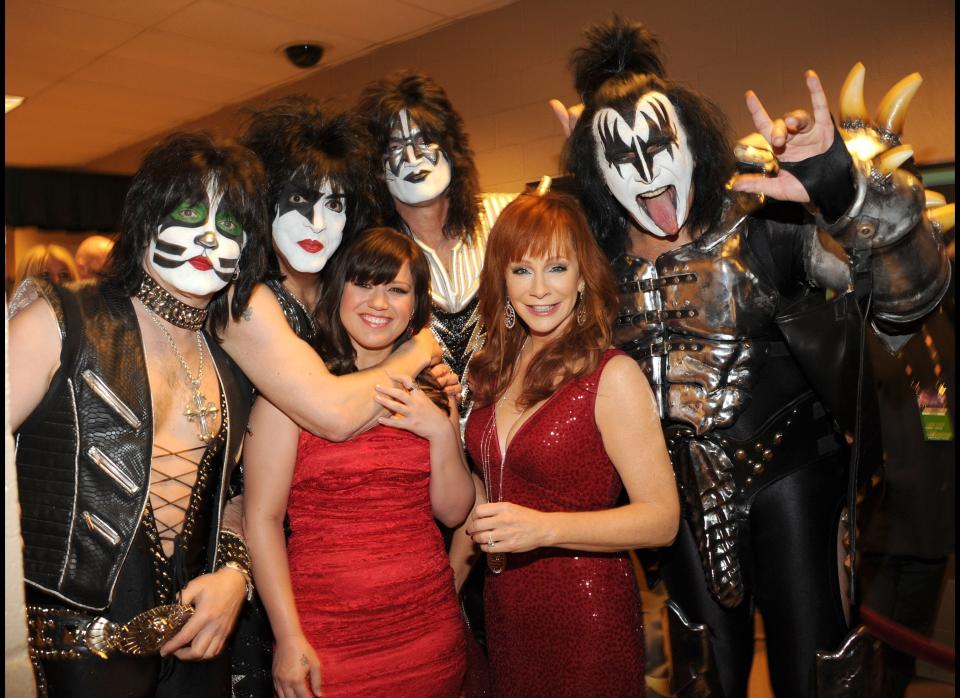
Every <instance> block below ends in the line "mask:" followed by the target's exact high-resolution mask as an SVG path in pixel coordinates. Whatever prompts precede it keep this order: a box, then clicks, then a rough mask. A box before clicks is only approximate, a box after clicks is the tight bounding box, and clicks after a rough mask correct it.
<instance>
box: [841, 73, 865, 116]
mask: <svg viewBox="0 0 960 698" xmlns="http://www.w3.org/2000/svg"><path fill="white" fill-rule="evenodd" d="M866 72H867V69H866V68H864V67H863V63H857V64H856V65H854V66H853V68H851V69H850V73H849V74H848V75H847V79H846V80H844V81H843V87H841V88H840V124H841V125H842V124H849V123H854V122H857V121H860V122H864V123H866V122H867V121H869V120H870V114H868V113H867V105H866V103H865V102H864V101H863V78H864V75H866Z"/></svg>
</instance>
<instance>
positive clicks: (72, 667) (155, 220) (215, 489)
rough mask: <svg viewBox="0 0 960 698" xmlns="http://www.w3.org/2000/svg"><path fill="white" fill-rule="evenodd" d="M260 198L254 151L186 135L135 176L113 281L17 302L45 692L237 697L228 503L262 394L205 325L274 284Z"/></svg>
mask: <svg viewBox="0 0 960 698" xmlns="http://www.w3.org/2000/svg"><path fill="white" fill-rule="evenodd" d="M263 187H264V179H263V171H262V168H261V166H260V163H259V162H258V161H257V159H256V157H255V156H254V154H253V153H251V152H250V151H249V150H247V149H246V148H243V147H241V146H238V145H235V144H229V143H224V142H217V141H214V140H212V139H211V138H210V137H208V136H206V135H205V134H175V135H173V136H171V137H169V138H168V139H167V140H165V141H164V142H163V143H161V144H160V145H158V146H157V147H156V148H154V149H153V150H152V151H151V152H150V153H148V154H147V156H146V158H145V160H144V162H143V165H142V166H141V168H140V169H139V171H138V172H137V173H136V174H135V175H134V177H133V179H132V181H131V185H130V189H129V191H128V194H127V198H126V202H125V206H124V212H123V221H122V233H121V235H120V239H119V240H118V242H117V243H116V245H115V246H114V249H113V253H112V255H111V257H110V260H109V262H108V264H107V267H106V268H105V269H104V271H103V276H102V279H101V280H100V281H97V282H96V283H89V282H87V283H82V284H78V285H68V286H63V287H56V286H53V285H50V284H47V283H44V282H43V281H40V280H31V281H29V282H26V283H25V284H24V285H23V286H21V288H20V289H19V290H18V291H17V294H16V296H15V297H14V299H13V301H12V303H11V309H10V312H11V322H10V334H9V347H10V354H9V357H10V368H11V372H10V383H11V395H10V407H11V424H12V426H13V428H14V429H16V430H17V443H18V451H17V456H16V463H17V472H18V478H19V495H20V505H21V510H22V512H23V523H22V530H23V535H24V544H25V545H24V577H25V579H26V582H27V592H26V596H27V603H28V616H29V618H30V624H31V627H33V628H44V629H45V630H43V631H42V632H40V633H32V639H31V646H32V653H33V655H34V656H35V668H36V671H37V681H38V685H40V686H41V687H42V689H43V690H45V691H47V692H48V693H49V695H52V696H58V695H71V696H120V695H130V694H136V695H227V694H228V693H229V692H230V686H231V683H230V671H229V669H230V667H229V661H228V658H227V656H226V655H225V654H223V653H222V649H223V647H224V646H225V643H226V641H227V639H228V637H229V635H230V632H231V629H232V627H233V625H234V623H235V621H236V618H237V614H238V612H239V610H240V607H241V605H242V603H243V599H244V596H245V595H249V593H250V591H251V590H252V587H251V585H250V574H249V560H248V559H247V556H246V551H245V546H244V543H243V539H242V537H241V535H240V534H241V527H240V526H239V525H238V524H239V522H238V521H235V522H234V523H235V524H237V525H234V526H233V527H232V528H231V526H230V524H229V523H228V522H227V521H226V518H227V516H226V511H227V509H228V505H227V506H225V502H226V499H227V483H228V482H229V479H230V473H231V472H232V471H233V470H234V469H235V466H236V465H237V460H238V458H239V454H240V451H241V444H242V441H243V434H244V431H243V428H242V425H244V424H245V423H246V420H247V415H248V414H249V411H250V404H251V391H250V389H249V385H248V384H247V383H246V379H245V377H244V376H243V374H242V373H241V372H240V371H239V370H238V369H236V367H235V366H234V365H233V364H232V362H230V360H229V357H228V356H227V355H226V354H225V353H224V352H223V350H222V349H220V347H219V345H218V344H217V342H216V341H214V336H215V335H214V334H207V333H206V332H204V331H203V330H204V328H205V327H206V326H208V325H207V323H208V322H209V328H210V329H211V330H212V331H213V332H214V333H215V332H216V330H217V329H218V328H222V326H223V325H224V324H225V323H226V321H227V317H228V314H229V313H230V312H231V309H232V311H233V312H234V313H235V314H237V315H239V314H240V313H241V312H242V311H243V309H244V306H245V304H246V302H247V299H248V298H249V296H250V290H251V288H252V287H253V285H254V283H255V282H256V281H257V279H258V277H259V276H260V275H261V274H262V273H263V268H264V263H265V246H266V245H265V243H266V236H265V229H266V211H265V207H264V206H263V203H262V200H261V198H260V192H261V190H262V189H263ZM238 263H239V266H238ZM234 280H236V281H235V283H233V291H234V293H233V298H232V308H231V299H228V296H227V293H226V288H227V286H228V285H231V283H232V282H233V281H234ZM65 414H69V415H71V416H70V417H68V418H67V419H66V421H65V420H64V417H63V415H65ZM64 424H67V425H68V426H64ZM78 454H79V455H78ZM187 502H190V504H189V505H188V504H187ZM37 521H39V522H41V523H40V525H37V524H36V522H37ZM62 570H66V572H63V571H62ZM107 623H110V624H112V625H106V624H107ZM127 623H130V626H126V625H125V624H127ZM144 626H147V627H150V628H152V629H153V630H156V631H157V632H156V633H153V634H154V635H160V636H162V639H161V640H159V641H156V642H154V641H153V640H152V639H150V635H151V633H140V634H138V633H137V632H136V631H135V630H134V629H135V628H137V627H144ZM111 628H112V630H111ZM68 630H69V632H68ZM44 695H47V693H44Z"/></svg>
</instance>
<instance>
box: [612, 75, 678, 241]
mask: <svg viewBox="0 0 960 698" xmlns="http://www.w3.org/2000/svg"><path fill="white" fill-rule="evenodd" d="M593 128H594V133H595V134H596V144H597V149H596V156H597V165H598V166H599V168H600V172H601V173H603V178H604V181H605V182H606V183H607V188H608V189H609V190H610V193H612V194H613V196H614V197H615V198H616V199H617V201H619V202H620V203H621V204H622V205H623V207H624V208H625V209H627V212H628V213H629V214H630V216H631V217H632V218H633V220H634V221H635V222H636V224H637V225H639V226H640V227H641V228H643V229H644V230H646V231H647V232H649V233H651V234H653V235H656V236H658V237H671V236H673V235H676V234H677V233H678V232H679V231H680V229H681V228H682V227H683V225H684V223H686V221H687V215H688V213H689V212H690V203H691V199H692V191H691V189H692V186H691V185H692V182H693V166H694V161H693V153H691V152H690V146H689V143H688V140H687V134H686V132H685V131H684V129H683V126H681V125H680V120H679V119H678V118H677V112H676V110H675V109H674V107H673V104H671V103H670V100H669V99H667V97H666V96H665V95H663V94H662V93H660V92H648V93H647V94H645V95H643V97H641V98H640V99H639V100H638V101H637V106H636V112H635V114H634V115H633V123H632V124H631V123H630V122H629V121H628V120H626V119H624V117H623V115H622V114H620V113H619V112H618V111H617V110H615V109H611V108H609V107H608V108H605V109H600V110H599V111H598V112H597V114H596V115H595V116H594V119H593Z"/></svg>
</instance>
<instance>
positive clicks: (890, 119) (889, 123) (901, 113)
mask: <svg viewBox="0 0 960 698" xmlns="http://www.w3.org/2000/svg"><path fill="white" fill-rule="evenodd" d="M922 82H923V77H922V76H921V75H920V73H910V75H908V76H907V77H905V78H904V79H903V80H901V81H900V82H898V83H897V84H896V85H894V86H893V87H891V88H890V91H889V92H887V94H885V95H884V96H883V99H881V100H880V106H879V107H877V121H876V123H877V126H878V127H880V128H881V129H883V130H884V131H887V132H888V133H893V134H896V135H897V136H899V135H900V133H901V132H902V131H903V120H904V118H906V115H907V107H908V106H910V100H911V99H913V96H914V95H915V94H916V93H917V90H919V89H920V84H921V83H922Z"/></svg>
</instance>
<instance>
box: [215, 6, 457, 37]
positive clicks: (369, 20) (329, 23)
mask: <svg viewBox="0 0 960 698" xmlns="http://www.w3.org/2000/svg"><path fill="white" fill-rule="evenodd" d="M228 1H229V2H230V4H232V5H238V6H240V7H247V8H262V9H263V11H265V12H269V13H270V14H272V15H274V16H276V17H285V18H287V19H288V20H291V21H296V22H303V23H305V24H308V25H313V26H322V27H326V28H327V29H328V30H329V31H331V32H333V33H335V34H340V35H342V36H348V37H352V38H354V39H360V40H363V41H367V42H370V43H380V42H383V41H388V40H391V39H396V38H399V37H402V36H406V35H408V34H411V33H414V32H416V33H421V32H424V31H427V30H428V29H429V28H432V27H434V26H436V25H438V24H440V23H443V22H445V21H447V20H446V17H445V16H443V15H441V14H439V13H437V12H430V11H427V10H423V9H420V8H419V7H413V6H412V5H404V4H401V3H399V2H395V1H392V0H324V2H323V3H318V2H316V0H271V2H270V3H269V4H268V5H265V4H264V3H263V2H262V0H228Z"/></svg>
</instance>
